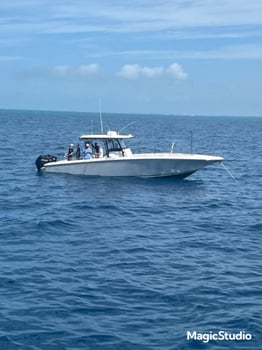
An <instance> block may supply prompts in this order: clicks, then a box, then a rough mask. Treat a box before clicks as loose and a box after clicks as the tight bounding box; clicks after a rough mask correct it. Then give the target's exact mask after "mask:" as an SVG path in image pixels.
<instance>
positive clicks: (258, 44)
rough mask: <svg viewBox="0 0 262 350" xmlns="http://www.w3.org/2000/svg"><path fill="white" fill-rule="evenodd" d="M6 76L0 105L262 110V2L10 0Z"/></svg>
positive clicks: (1, 58) (2, 19) (0, 26)
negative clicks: (100, 105)
mask: <svg viewBox="0 0 262 350" xmlns="http://www.w3.org/2000/svg"><path fill="white" fill-rule="evenodd" d="M0 79H1V81H0V108H1V109H30V110H57V111H84V112H85V111H86V112H98V110H99V101H101V104H102V110H103V112H110V113H148V114H174V115H208V116H209V115H210V116H213V115H225V116H227V115H236V116H262V1H261V0H218V1H215V0H23V1H22V0H8V1H1V2H0Z"/></svg>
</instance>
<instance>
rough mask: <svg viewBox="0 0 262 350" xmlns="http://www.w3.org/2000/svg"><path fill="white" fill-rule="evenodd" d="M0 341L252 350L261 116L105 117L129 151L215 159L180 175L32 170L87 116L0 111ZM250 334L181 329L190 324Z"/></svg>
mask: <svg viewBox="0 0 262 350" xmlns="http://www.w3.org/2000/svg"><path fill="white" fill-rule="evenodd" d="M0 121H1V129H0V134H1V144H2V154H1V167H0V220H1V226H0V296H1V298H0V349H4V350H5V349H11V350H13V349H19V350H20V349H22V350H38V349H41V350H42V349H46V350H49V349H58V350H65V349H66V350H71V349H103V350H104V349H105V350H107V349H148V350H149V349H156V350H158V349H164V350H167V349H179V350H180V349H181V350H183V349H260V348H261V344H262V324H261V314H262V292H261V286H262V281H261V277H262V262H261V256H262V254H261V247H262V219H261V208H262V205H261V204H262V203H261V198H262V186H261V184H262V173H261V170H262V157H261V154H262V138H261V135H262V118H253V117H246V118H243V117H242V118H237V117H234V118H233V117H198V116H194V117H182V116H167V115H154V116H150V115H146V116H145V115H110V114H105V115H104V129H109V128H110V129H111V130H115V129H116V130H119V129H121V128H122V127H124V126H126V125H128V124H129V123H130V125H129V127H127V128H126V130H125V132H128V133H129V132H130V133H133V134H135V135H136V138H135V139H132V140H131V142H130V143H131V146H132V147H133V148H134V149H135V150H136V151H137V150H142V151H144V150H148V151H154V150H169V149H170V147H171V144H172V142H176V150H177V151H185V152H191V149H192V150H193V151H194V152H197V153H207V154H212V155H222V156H224V157H225V162H224V165H225V166H226V168H227V169H228V170H229V172H230V174H231V175H232V176H231V175H230V174H229V172H227V171H226V170H225V169H224V168H223V166H221V165H213V166H210V167H209V168H206V169H203V170H202V171H200V172H198V173H195V174H193V175H192V176H191V177H189V178H188V179H186V180H173V179H158V180H157V179H150V180H148V179H147V180H145V179H144V180H143V179H116V178H88V177H84V176H69V175H61V174H60V175H58V174H45V175H41V174H39V173H37V172H36V169H35V164H34V161H35V159H36V157H37V156H38V155H40V154H47V153H51V154H54V155H57V156H59V157H63V154H64V153H65V152H66V150H67V148H68V144H69V143H71V142H73V143H77V142H78V136H79V135H80V134H82V133H88V132H92V131H97V130H98V129H99V118H98V115H97V114H95V113H93V114H92V113H73V112H72V113H69V112H68V113H62V112H37V111H11V110H1V111H0ZM194 331H195V332H197V334H203V333H208V334H216V333H218V332H219V331H224V332H228V333H230V334H236V333H239V332H242V334H243V332H244V334H250V335H251V336H252V339H251V340H234V341H233V340H210V341H209V342H204V341H202V340H194V339H187V332H192V333H193V332H194Z"/></svg>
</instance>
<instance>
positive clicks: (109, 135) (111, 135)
mask: <svg viewBox="0 0 262 350" xmlns="http://www.w3.org/2000/svg"><path fill="white" fill-rule="evenodd" d="M132 137H134V136H133V135H131V134H127V135H121V134H118V132H117V131H108V132H107V133H106V134H90V135H81V136H80V137H79V139H80V140H95V139H96V140H97V139H100V140H114V139H121V140H122V139H131V138H132Z"/></svg>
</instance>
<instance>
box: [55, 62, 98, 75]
mask: <svg viewBox="0 0 262 350" xmlns="http://www.w3.org/2000/svg"><path fill="white" fill-rule="evenodd" d="M99 70H100V69H99V65H98V64H96V63H92V64H89V65H81V66H68V65H58V66H55V67H54V69H53V73H54V74H55V75H56V76H58V77H64V78H68V77H74V76H82V77H84V76H90V75H94V74H97V73H99Z"/></svg>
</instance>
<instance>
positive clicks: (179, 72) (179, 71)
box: [166, 63, 187, 79]
mask: <svg viewBox="0 0 262 350" xmlns="http://www.w3.org/2000/svg"><path fill="white" fill-rule="evenodd" d="M166 71H167V73H169V74H171V75H173V76H174V77H176V78H177V79H186V78H187V73H185V72H184V70H183V68H182V66H181V65H180V64H178V63H172V64H171V65H170V66H169V67H168V68H167V70H166Z"/></svg>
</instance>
